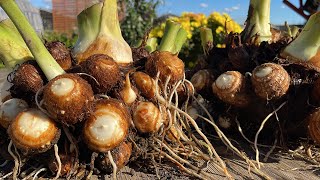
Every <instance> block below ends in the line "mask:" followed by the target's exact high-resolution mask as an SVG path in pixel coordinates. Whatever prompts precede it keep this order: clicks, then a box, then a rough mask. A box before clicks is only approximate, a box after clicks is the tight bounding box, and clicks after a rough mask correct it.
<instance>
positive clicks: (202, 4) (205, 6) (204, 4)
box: [200, 3, 208, 8]
mask: <svg viewBox="0 0 320 180" xmlns="http://www.w3.org/2000/svg"><path fill="white" fill-rule="evenodd" d="M200 7H203V8H207V7H208V4H206V3H200Z"/></svg>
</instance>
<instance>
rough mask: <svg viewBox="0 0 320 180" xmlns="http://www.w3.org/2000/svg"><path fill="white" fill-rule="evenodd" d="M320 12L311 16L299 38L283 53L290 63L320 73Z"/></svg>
mask: <svg viewBox="0 0 320 180" xmlns="http://www.w3.org/2000/svg"><path fill="white" fill-rule="evenodd" d="M319 29H320V12H317V13H315V14H313V15H312V16H310V18H309V20H308V22H307V24H306V25H305V26H304V28H303V30H302V31H301V32H300V34H299V36H298V37H297V38H296V39H295V40H294V41H292V43H290V44H289V45H288V46H287V47H286V48H285V49H284V51H283V52H282V53H281V56H282V57H284V58H287V59H288V60H289V61H293V62H297V63H301V64H305V65H306V66H308V67H311V68H314V69H316V70H318V71H320V62H319V60H320V58H319V57H320V31H319Z"/></svg>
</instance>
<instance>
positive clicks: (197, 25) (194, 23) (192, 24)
mask: <svg viewBox="0 0 320 180" xmlns="http://www.w3.org/2000/svg"><path fill="white" fill-rule="evenodd" d="M191 26H193V27H195V28H198V27H200V26H201V24H200V22H191Z"/></svg>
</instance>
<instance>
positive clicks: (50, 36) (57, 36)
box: [42, 31, 78, 47]
mask: <svg viewBox="0 0 320 180" xmlns="http://www.w3.org/2000/svg"><path fill="white" fill-rule="evenodd" d="M42 39H43V40H44V41H46V42H52V41H60V42H63V43H64V44H65V45H66V46H67V47H72V46H73V45H74V44H75V43H76V41H77V39H78V35H77V34H75V33H73V34H72V35H67V34H64V33H56V32H51V31H47V32H45V33H44V34H43V36H42Z"/></svg>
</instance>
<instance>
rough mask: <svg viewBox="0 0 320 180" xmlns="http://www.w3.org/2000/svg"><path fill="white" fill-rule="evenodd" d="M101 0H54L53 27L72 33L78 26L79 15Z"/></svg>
mask: <svg viewBox="0 0 320 180" xmlns="http://www.w3.org/2000/svg"><path fill="white" fill-rule="evenodd" d="M97 2H99V0H68V1H66V0H52V16H53V29H54V31H56V32H63V33H72V32H74V31H75V30H76V28H77V15H78V14H79V13H80V12H81V11H82V10H84V9H85V8H87V7H89V6H91V5H92V4H94V3H97Z"/></svg>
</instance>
